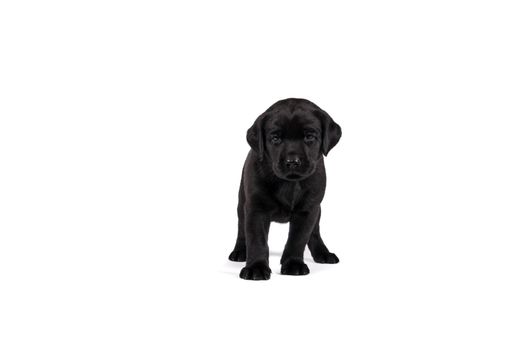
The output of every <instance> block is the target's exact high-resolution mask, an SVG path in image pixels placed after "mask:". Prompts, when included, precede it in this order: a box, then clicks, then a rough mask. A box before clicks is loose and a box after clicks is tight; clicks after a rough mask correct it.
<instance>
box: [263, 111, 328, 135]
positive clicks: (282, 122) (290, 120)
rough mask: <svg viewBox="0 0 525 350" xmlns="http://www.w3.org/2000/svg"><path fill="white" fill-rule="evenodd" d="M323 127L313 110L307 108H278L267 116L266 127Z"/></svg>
mask: <svg viewBox="0 0 525 350" xmlns="http://www.w3.org/2000/svg"><path fill="white" fill-rule="evenodd" d="M306 128H310V129H316V130H320V129H321V122H320V121H319V118H317V117H316V116H315V115H314V114H313V113H312V111H310V110H306V109H295V110H294V111H293V113H292V112H290V111H287V110H276V111H274V112H273V113H271V114H270V115H268V117H267V118H266V123H265V129H266V130H271V129H281V130H282V129H301V130H302V129H306Z"/></svg>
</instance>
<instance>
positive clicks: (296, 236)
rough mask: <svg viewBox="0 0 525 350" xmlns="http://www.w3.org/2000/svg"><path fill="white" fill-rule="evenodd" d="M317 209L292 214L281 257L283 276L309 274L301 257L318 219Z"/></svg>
mask: <svg viewBox="0 0 525 350" xmlns="http://www.w3.org/2000/svg"><path fill="white" fill-rule="evenodd" d="M319 210H320V209H319V208H314V209H312V210H308V211H301V212H297V213H293V214H292V217H291V218H290V232H289V233H288V241H287V242H286V246H285V247H284V252H283V256H282V257H281V273H282V274H283V275H307V274H309V273H310V270H309V269H308V266H307V265H306V264H305V263H304V260H303V255H304V250H305V248H306V244H307V243H308V240H309V239H310V235H311V233H312V230H313V228H314V226H315V223H316V222H317V218H318V217H319Z"/></svg>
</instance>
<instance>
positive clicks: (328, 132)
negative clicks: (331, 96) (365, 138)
mask: <svg viewBox="0 0 525 350" xmlns="http://www.w3.org/2000/svg"><path fill="white" fill-rule="evenodd" d="M314 114H315V115H316V116H317V117H318V118H319V120H320V121H321V125H322V127H323V140H322V144H321V151H322V152H323V154H324V155H325V156H326V155H327V154H328V152H330V150H331V149H332V148H334V146H335V145H337V143H338V142H339V139H340V138H341V127H340V126H339V125H338V124H337V123H336V122H334V120H333V119H332V118H331V117H330V116H329V115H328V113H326V112H325V111H323V110H322V109H318V110H316V111H314Z"/></svg>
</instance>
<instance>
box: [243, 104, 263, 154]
mask: <svg viewBox="0 0 525 350" xmlns="http://www.w3.org/2000/svg"><path fill="white" fill-rule="evenodd" d="M264 117H265V115H264V114H263V115H261V116H259V118H257V119H256V120H255V122H254V123H253V125H252V127H251V128H249V129H248V132H247V133H246V140H247V141H248V144H249V145H250V147H251V148H252V149H253V151H254V152H255V153H256V154H257V159H258V160H259V161H260V162H262V160H263V158H264V135H263V120H264Z"/></svg>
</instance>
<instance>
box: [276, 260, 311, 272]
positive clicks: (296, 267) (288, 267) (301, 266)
mask: <svg viewBox="0 0 525 350" xmlns="http://www.w3.org/2000/svg"><path fill="white" fill-rule="evenodd" d="M309 273H310V269H309V268H308V266H307V265H306V264H305V263H304V262H302V261H297V260H290V261H287V262H285V263H284V264H283V265H282V266H281V274H283V275H293V276H302V275H308V274H309Z"/></svg>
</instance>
